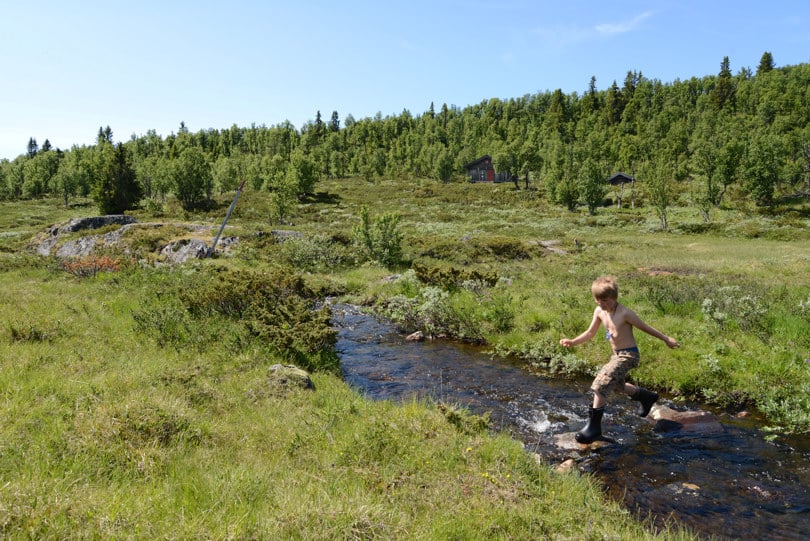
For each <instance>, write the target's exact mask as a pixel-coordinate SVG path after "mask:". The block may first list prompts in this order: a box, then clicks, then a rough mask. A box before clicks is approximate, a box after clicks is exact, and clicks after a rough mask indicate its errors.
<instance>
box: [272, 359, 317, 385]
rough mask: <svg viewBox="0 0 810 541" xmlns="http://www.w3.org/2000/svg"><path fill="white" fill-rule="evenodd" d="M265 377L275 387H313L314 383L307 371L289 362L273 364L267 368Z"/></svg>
mask: <svg viewBox="0 0 810 541" xmlns="http://www.w3.org/2000/svg"><path fill="white" fill-rule="evenodd" d="M267 379H268V381H269V383H271V384H272V385H273V386H277V387H285V388H294V387H299V388H301V389H314V388H315V384H314V383H313V382H312V378H310V376H309V372H307V371H306V370H302V369H300V368H298V367H297V366H293V365H291V364H274V365H273V366H271V367H270V368H269V373H268V376H267Z"/></svg>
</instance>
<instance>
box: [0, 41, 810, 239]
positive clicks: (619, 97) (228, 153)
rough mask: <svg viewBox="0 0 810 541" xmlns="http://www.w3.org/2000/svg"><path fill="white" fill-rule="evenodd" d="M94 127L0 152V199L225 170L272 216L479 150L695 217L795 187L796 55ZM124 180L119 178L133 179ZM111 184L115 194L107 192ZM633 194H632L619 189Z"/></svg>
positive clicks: (221, 181) (143, 191)
mask: <svg viewBox="0 0 810 541" xmlns="http://www.w3.org/2000/svg"><path fill="white" fill-rule="evenodd" d="M115 146H116V145H115V144H114V143H113V132H112V130H111V128H110V127H107V128H104V129H102V128H99V133H98V140H97V144H95V145H93V146H89V147H87V146H82V147H77V146H74V147H73V148H71V149H69V150H60V149H54V148H51V145H50V143H49V142H48V141H47V140H46V141H45V143H44V144H43V145H42V146H41V147H40V146H39V145H38V144H37V142H36V140H35V139H33V138H31V140H30V141H29V144H28V152H27V153H26V154H22V155H20V156H19V157H17V158H16V159H15V160H13V161H7V160H4V161H2V162H0V199H7V200H8V199H16V198H32V197H39V196H42V195H54V194H58V195H60V196H62V197H63V198H64V201H65V204H66V205H67V204H69V201H70V198H71V197H73V196H76V195H94V196H95V197H96V199H97V201H99V208H100V209H103V210H104V211H105V212H107V211H112V210H125V209H126V208H127V207H132V206H134V205H137V204H139V203H149V201H150V200H152V201H162V200H163V198H165V197H166V196H167V195H174V196H176V197H177V198H178V199H179V200H180V202H181V203H182V205H183V206H184V207H185V208H194V207H199V206H203V205H205V204H206V202H207V201H209V200H210V199H211V198H212V197H213V196H214V195H216V194H217V193H222V192H228V191H232V190H234V189H235V188H236V187H237V186H238V185H239V182H240V180H241V179H244V180H246V181H247V185H248V187H249V188H250V189H254V190H268V191H271V192H273V193H274V194H276V198H275V200H276V201H277V204H276V213H275V214H276V216H275V219H278V220H281V219H283V217H284V215H285V214H287V213H289V212H291V209H292V204H293V203H294V202H295V198H296V197H300V196H301V195H303V194H306V193H312V192H313V191H314V190H315V188H316V184H317V182H318V180H319V179H322V178H325V177H330V178H343V177H363V178H366V179H369V180H373V179H375V178H382V177H392V178H405V179H407V178H425V177H430V178H435V179H437V180H441V181H451V180H464V179H465V177H464V175H463V168H462V166H463V164H465V163H468V162H471V161H473V160H475V159H476V158H478V157H479V156H481V155H484V154H489V155H491V156H492V157H493V162H494V165H495V167H496V169H497V170H499V171H508V172H510V173H511V174H513V175H515V177H516V184H515V186H516V188H520V189H535V190H538V192H539V193H540V194H541V195H542V196H543V197H545V198H547V199H548V200H549V201H550V202H552V203H555V204H559V205H562V206H565V207H568V208H569V209H572V210H573V209H575V208H577V207H578V206H580V205H584V206H586V207H587V208H588V209H589V210H590V211H591V212H595V211H596V209H597V208H598V207H599V206H601V205H603V204H605V199H606V197H607V196H609V195H610V190H611V187H610V185H609V184H608V183H607V178H608V177H609V176H610V175H612V174H614V173H616V172H618V171H623V172H625V173H627V174H630V175H633V176H635V177H636V178H637V180H638V182H637V190H638V192H637V200H638V202H639V204H647V205H653V206H655V207H656V208H657V209H658V211H659V214H660V215H661V218H662V225H663V226H664V227H666V218H665V217H666V208H667V207H668V206H675V205H678V206H687V205H688V206H694V207H695V208H697V209H699V211H700V212H701V213H702V215H703V217H704V219H705V220H706V221H709V220H710V219H711V210H712V209H713V208H715V207H717V206H720V205H726V206H731V207H734V206H737V205H740V206H742V205H747V204H752V203H755V204H756V205H759V206H773V205H776V204H779V203H780V202H781V201H783V200H787V199H789V198H792V197H794V196H797V195H798V196H807V195H808V193H810V64H800V65H795V66H784V67H776V66H775V64H774V59H773V57H772V56H771V54H770V53H767V52H766V53H764V54H763V55H762V58H761V60H760V63H759V66H758V67H757V69H756V72H753V71H752V70H750V69H747V68H743V69H741V70H739V72H738V73H737V74H736V75H733V74H732V71H731V67H730V62H729V59H728V57H726V58H724V59H723V60H722V62H721V63H720V70H719V72H718V73H717V74H716V75H707V76H703V77H692V78H691V79H689V80H685V81H681V80H676V81H673V82H666V83H665V82H661V81H658V80H651V79H647V78H646V77H644V76H643V74H642V73H640V72H635V71H628V72H627V75H626V77H625V79H624V81H623V82H622V84H621V85H620V84H618V83H617V82H616V81H613V83H612V84H611V85H610V86H609V87H608V88H606V89H598V88H597V81H596V80H595V78H591V80H590V84H589V85H588V88H587V90H585V92H584V93H583V94H582V95H579V94H578V93H576V92H575V93H571V94H564V93H563V92H562V91H561V90H555V91H546V92H541V93H537V94H532V95H525V96H522V97H517V98H511V99H498V98H492V99H489V100H484V101H482V102H481V103H478V104H475V105H468V106H466V107H463V108H460V107H457V106H448V105H446V104H443V105H442V106H441V107H439V108H438V110H436V108H435V107H434V104H432V103H431V104H430V107H429V109H428V110H427V111H426V112H424V113H421V114H418V115H414V114H412V113H411V112H410V111H407V110H404V111H403V112H402V113H401V114H399V115H397V116H386V117H382V115H381V114H379V113H378V114H377V115H376V116H375V117H374V118H363V119H359V120H358V119H354V118H353V117H352V116H351V115H347V116H346V117H345V118H344V119H343V120H342V121H341V119H340V116H339V114H338V112H337V111H334V112H333V113H332V115H331V118H330V119H329V120H324V119H323V118H322V116H321V113H320V112H318V113H317V115H316V118H315V120H314V121H311V122H308V123H307V124H306V125H304V126H303V127H302V128H301V129H300V130H299V129H297V128H295V127H294V126H293V125H291V124H289V123H284V124H280V125H276V126H272V127H267V126H263V125H262V126H256V125H252V126H249V127H239V126H236V125H234V126H231V127H230V128H226V129H206V130H200V131H197V132H195V133H192V132H191V131H190V130H189V129H188V128H187V127H186V126H185V124H183V123H181V125H180V128H179V130H178V133H176V134H171V135H169V136H167V137H165V138H164V137H161V136H159V135H158V134H156V133H155V132H154V131H150V132H148V133H147V134H146V135H139V136H136V135H132V136H131V138H130V139H129V140H128V141H126V142H123V143H118V146H119V147H120V148H118V149H117V151H115V149H114V147H115ZM133 178H134V179H135V185H133ZM120 192H123V195H122V193H120ZM634 195H636V194H634Z"/></svg>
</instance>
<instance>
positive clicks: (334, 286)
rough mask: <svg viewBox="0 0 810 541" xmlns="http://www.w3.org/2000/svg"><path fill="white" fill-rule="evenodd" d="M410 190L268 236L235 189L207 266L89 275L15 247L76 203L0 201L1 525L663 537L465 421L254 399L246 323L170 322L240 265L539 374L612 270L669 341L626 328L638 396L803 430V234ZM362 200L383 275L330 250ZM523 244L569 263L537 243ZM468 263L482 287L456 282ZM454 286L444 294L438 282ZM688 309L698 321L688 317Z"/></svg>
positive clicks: (372, 197) (325, 535) (20, 528)
mask: <svg viewBox="0 0 810 541" xmlns="http://www.w3.org/2000/svg"><path fill="white" fill-rule="evenodd" d="M412 184H413V183H405V182H402V181H381V182H378V183H368V182H365V181H362V180H357V179H350V180H340V181H337V180H335V181H328V182H323V183H322V184H320V185H319V187H318V189H319V190H320V191H321V192H322V193H321V194H320V195H319V196H318V197H314V198H312V199H311V200H309V201H307V202H305V203H304V204H303V205H302V206H301V207H300V208H299V209H298V211H297V213H296V214H294V215H293V217H292V224H291V225H288V224H285V225H284V226H283V227H282V226H279V225H278V224H273V223H270V222H269V221H268V218H267V217H268V216H269V215H270V213H269V212H268V208H269V206H268V202H267V198H266V194H261V193H255V192H247V193H245V194H244V195H243V197H242V198H241V199H240V201H239V205H238V206H237V209H236V211H235V212H234V215H233V216H232V218H231V222H230V224H231V226H232V227H231V228H230V229H229V231H228V233H226V234H238V235H239V236H240V237H241V238H242V241H241V242H240V244H239V245H238V246H237V247H235V248H234V251H233V255H232V256H230V257H218V258H215V259H213V260H206V261H203V262H197V263H192V264H187V265H184V266H182V267H180V268H177V269H163V268H158V269H154V268H151V267H146V268H139V267H138V266H137V265H135V266H127V267H125V268H124V270H122V271H120V272H115V273H107V272H102V273H99V274H98V275H97V276H95V277H88V278H79V277H76V276H74V275H72V274H69V273H67V272H65V271H63V270H61V268H60V266H59V264H58V263H57V262H56V261H53V260H50V259H47V258H41V257H38V256H35V255H32V253H31V250H32V245H31V240H32V239H33V238H34V237H35V236H36V235H38V234H39V233H40V232H42V231H43V230H45V229H46V228H47V227H48V226H50V225H52V224H55V223H59V222H62V221H65V220H67V219H69V218H71V217H79V216H86V215H91V214H93V213H94V211H95V210H94V208H91V207H88V206H86V205H80V206H75V207H71V208H69V209H64V208H62V206H61V205H60V202H59V201H58V200H43V201H30V202H19V203H15V204H10V203H0V390H2V394H1V395H0V396H2V400H0V426H2V428H1V429H0V435H2V438H0V478H1V479H2V483H0V532H2V535H3V536H4V537H7V538H12V539H14V538H16V539H27V538H74V537H100V538H137V539H152V538H240V539H241V538H279V539H286V538H291V539H336V538H337V539H360V538H381V539H532V538H534V539H544V538H549V539H555V538H556V539H572V538H575V539H604V538H608V539H648V538H654V537H659V538H666V539H689V538H691V537H690V535H689V534H687V533H684V532H680V531H679V530H678V529H677V528H675V527H673V528H672V529H670V530H667V531H663V532H659V533H658V534H657V536H656V535H654V534H653V533H650V532H651V528H650V527H649V525H647V524H643V523H639V522H638V521H636V520H634V518H633V517H632V516H630V515H629V514H628V513H627V512H626V511H625V510H623V509H621V508H620V507H619V506H618V505H617V504H615V503H613V502H609V501H605V500H604V498H603V495H602V491H601V489H600V488H599V487H598V486H597V485H596V483H595V482H594V481H593V480H592V479H591V478H590V477H588V476H582V475H578V474H572V475H560V474H556V473H554V472H553V469H552V465H544V464H538V463H537V462H536V461H535V459H534V458H533V457H532V456H530V455H528V454H527V453H526V452H525V451H524V450H523V449H522V448H521V446H520V444H519V443H517V442H515V441H512V440H510V439H509V438H507V437H505V436H502V435H493V434H490V433H488V432H487V431H486V430H481V429H480V425H481V423H479V422H477V420H476V419H475V418H469V419H467V420H466V421H465V416H466V415H468V414H465V413H464V412H461V416H460V417H459V412H458V411H455V410H454V409H453V408H439V407H436V405H434V404H430V403H423V402H412V403H407V404H404V405H395V404H392V403H388V402H371V401H369V400H366V399H364V398H362V397H360V396H359V395H357V394H356V393H354V392H352V391H351V390H350V389H348V388H347V387H346V386H345V385H344V384H343V383H342V382H341V381H340V380H339V378H338V377H336V376H335V375H334V374H332V373H330V372H329V371H320V372H315V373H314V374H313V380H314V383H315V390H303V389H294V388H286V387H279V386H278V385H277V384H276V383H274V381H273V380H272V379H271V378H269V377H268V368H269V366H270V365H272V364H275V363H279V362H289V361H290V358H289V357H288V356H285V355H284V354H283V353H280V352H279V351H278V350H276V349H273V348H269V347H268V346H267V344H266V343H264V342H262V341H261V340H258V339H256V337H255V336H254V335H252V334H251V333H250V332H248V331H247V330H246V329H247V327H245V324H246V322H249V321H250V319H251V318H256V317H257V316H256V314H252V315H251V314H248V316H247V317H240V318H234V317H231V316H228V315H225V314H223V313H217V312H216V310H210V311H208V312H206V311H205V310H201V311H200V312H201V313H199V314H196V315H195V314H190V313H187V312H186V311H185V308H183V304H182V302H181V301H182V292H185V294H187V295H192V296H193V295H194V294H195V292H197V293H199V292H205V294H206V295H209V296H211V299H212V302H213V301H215V300H216V298H217V297H216V295H215V293H216V288H208V289H206V288H204V287H202V286H203V284H202V283H200V282H199V280H202V279H208V278H210V277H211V276H213V275H217V274H219V275H224V276H227V275H229V274H228V273H239V272H243V271H245V270H252V271H256V272H275V271H273V269H277V268H279V267H282V268H287V269H288V270H287V271H285V272H288V273H290V274H293V273H300V275H301V276H302V277H303V279H304V280H305V282H306V284H307V285H308V286H309V287H310V288H311V289H312V290H313V291H314V292H315V294H316V295H319V296H323V295H333V296H338V297H341V298H343V299H347V300H350V301H354V302H364V303H368V304H374V305H376V306H383V305H385V304H386V303H389V302H390V301H391V299H394V298H400V299H401V300H403V302H405V301H407V302H410V303H412V304H413V306H416V307H417V308H418V310H417V309H414V308H411V309H413V310H414V312H413V313H412V314H410V315H415V316H425V315H427V314H429V315H430V316H431V318H432V319H431V324H432V325H434V327H435V330H437V331H441V330H442V329H441V325H446V326H447V327H448V329H449V330H451V331H455V332H456V333H457V335H464V334H463V333H468V334H469V335H472V334H473V333H477V338H478V339H483V340H486V341H487V342H488V343H489V344H491V345H492V347H493V349H496V350H498V351H502V352H508V353H515V354H518V355H522V356H524V357H525V358H526V359H527V362H529V361H532V362H534V361H543V362H546V363H548V365H549V367H550V369H553V370H554V371H555V372H556V373H558V374H559V375H560V376H561V377H568V376H569V375H571V374H577V375H579V374H582V373H588V372H589V371H592V370H594V369H595V368H596V367H598V366H599V365H600V364H601V363H602V362H604V358H605V355H606V347H605V345H604V343H601V342H592V343H588V344H585V345H582V346H580V347H578V348H576V349H575V350H574V351H573V352H572V351H567V350H566V351H562V350H561V348H560V347H559V346H558V341H559V338H560V337H561V336H565V335H569V336H570V335H572V334H574V333H577V332H579V331H581V330H583V329H584V328H585V326H587V324H588V322H589V319H590V314H591V312H592V310H593V301H592V299H591V298H590V294H589V286H590V282H591V281H592V279H593V278H595V277H596V276H597V275H599V274H603V273H610V274H614V275H616V276H617V277H618V278H619V280H620V286H621V297H620V300H621V301H622V302H624V303H626V304H628V305H630V306H631V307H633V308H634V309H635V310H636V311H637V312H638V313H639V314H640V315H641V316H642V318H643V319H644V320H646V321H647V322H649V323H650V324H652V325H653V326H655V327H657V328H659V329H661V330H662V331H664V332H666V333H667V334H670V335H673V336H675V337H676V338H677V339H678V340H679V341H680V342H681V343H682V348H680V349H679V350H668V349H667V348H666V347H665V346H664V345H663V344H661V343H660V342H659V341H657V340H654V339H652V338H651V337H648V336H646V335H640V336H637V339H638V340H639V344H640V346H641V348H642V352H643V353H642V359H643V360H642V365H641V366H640V367H639V368H638V369H637V370H636V371H635V372H636V374H635V377H636V379H637V380H638V381H640V382H642V383H644V384H645V385H648V386H651V387H654V388H656V389H659V390H662V391H667V392H669V393H670V394H671V395H672V396H684V397H697V398H703V399H706V400H709V401H711V402H712V403H715V404H719V405H724V406H727V407H731V408H737V407H751V406H756V407H759V408H760V409H761V411H762V412H763V413H764V414H765V415H766V417H767V419H768V422H769V423H770V424H771V425H772V426H774V427H781V428H782V429H787V430H793V431H796V432H802V431H807V430H808V427H809V426H810V416H809V415H808V412H810V404H808V398H807V397H808V396H810V384H808V382H809V381H810V375H808V368H807V363H806V362H805V359H807V358H810V329H809V328H808V317H807V315H808V310H810V308H808V306H810V273H808V272H807V270H808V263H810V259H809V258H808V256H807V255H806V254H808V253H810V249H809V248H810V239H808V235H807V232H806V226H807V223H806V222H807V220H802V219H801V218H796V217H791V223H790V224H789V225H788V226H786V225H785V223H784V222H785V220H784V219H782V218H780V217H779V216H776V215H768V214H764V213H757V212H756V211H752V212H751V213H750V214H749V215H746V216H740V215H737V214H734V213H730V212H727V211H723V210H719V211H717V212H716V213H714V214H713V222H712V224H710V225H711V227H708V228H707V227H704V226H703V225H701V224H702V221H701V220H700V219H699V217H698V216H695V215H693V214H694V213H692V212H690V211H689V210H688V209H673V211H672V214H671V216H670V224H671V226H672V230H671V231H670V232H662V231H659V230H658V229H657V223H656V219H655V216H654V214H653V213H652V211H651V210H650V209H632V210H631V209H623V210H617V209H607V208H606V209H600V210H599V212H598V214H597V216H595V217H592V216H588V215H587V214H585V213H568V212H565V211H562V210H560V209H557V208H553V207H549V206H548V205H546V204H545V203H544V202H543V201H542V200H541V199H540V198H538V197H536V195H537V194H533V193H527V192H514V191H513V190H512V189H511V188H508V187H504V186H486V185H468V184H448V185H443V184H436V183H433V182H429V181H421V182H419V183H418V186H416V187H414V186H413V185H412ZM229 202H230V198H229V197H225V196H223V198H222V201H221V203H222V204H221V205H220V208H219V209H217V210H214V211H210V212H208V213H205V214H199V215H190V216H184V215H182V213H179V212H177V211H176V208H175V207H173V206H172V205H171V204H169V205H167V206H166V208H163V209H158V210H156V211H154V214H153V213H152V212H150V211H146V210H140V211H136V212H135V213H134V214H135V215H136V217H137V218H138V220H139V221H141V222H150V221H155V220H163V221H167V222H175V221H177V222H179V221H184V220H186V219H187V220H189V221H193V222H194V223H200V224H203V225H211V226H216V225H218V224H219V223H220V220H221V219H222V217H223V215H224V210H225V208H226V207H227V204H228V203H229ZM362 205H368V207H369V209H371V212H372V214H373V216H378V215H381V214H383V213H386V212H391V213H398V214H399V215H400V216H401V222H400V227H401V230H402V232H403V234H404V240H403V246H402V247H403V252H404V262H403V264H402V265H401V266H398V267H393V268H390V269H388V268H384V267H382V266H380V265H379V264H375V263H373V262H365V261H363V260H362V259H361V258H360V257H359V255H358V253H357V251H356V250H355V248H354V246H353V245H352V243H351V238H352V231H353V229H354V228H355V227H356V226H357V225H358V223H359V212H360V208H361V207H362ZM173 209H174V210H173ZM161 215H162V216H161ZM793 222H797V223H795V224H794V223H793ZM786 228H789V233H790V235H786ZM273 229H294V230H296V231H300V232H303V233H304V234H305V240H304V241H301V242H300V243H299V244H297V245H288V246H287V247H285V246H284V243H283V242H277V241H275V240H273V238H272V236H271V235H269V234H265V235H261V236H258V235H256V233H257V232H265V233H268V232H269V231H271V230H273ZM694 231H699V232H698V233H695V232H694ZM176 232H177V234H178V235H183V234H185V232H184V230H181V229H179V228H178V229H177V230H176ZM163 235H164V231H160V232H153V233H151V234H147V233H142V234H141V236H136V237H135V240H136V241H137V242H134V243H133V244H131V245H130V246H131V247H134V248H135V249H136V251H137V250H141V251H142V252H143V253H136V254H134V255H135V256H136V257H137V258H141V256H143V255H144V254H147V253H149V254H153V255H152V256H151V257H146V258H144V259H146V260H149V261H151V260H154V258H155V256H154V250H155V244H156V243H159V242H161V239H162V238H163ZM786 236H788V237H789V240H785V238H784V237H786ZM547 240H556V241H559V244H558V245H557V247H559V248H561V249H563V250H566V251H567V252H568V253H567V254H559V253H554V252H550V251H547V250H545V249H543V248H542V246H540V244H539V242H540V241H547ZM292 263H294V264H295V266H296V267H295V269H294V270H291V269H289V267H284V265H290V264H292ZM413 263H418V265H413ZM420 265H421V268H423V269H425V270H424V272H425V273H426V274H425V276H430V277H432V279H435V280H439V279H441V280H440V281H441V283H442V284H444V285H443V286H442V287H444V288H446V289H445V290H444V291H445V293H446V296H444V297H442V296H441V295H439V296H437V295H436V294H435V293H436V291H437V290H436V289H435V287H436V286H435V285H434V286H433V287H434V290H430V289H429V287H428V284H425V283H420V282H418V281H414V280H413V273H409V272H408V269H409V268H411V267H414V268H417V267H419V266H420ZM475 272H477V273H479V274H478V275H479V276H485V277H489V276H496V277H498V278H500V281H498V283H497V285H492V284H484V283H482V282H480V281H479V282H476V281H474V280H473V281H472V282H470V281H469V279H470V278H471V277H473V276H474V274H473V273H475ZM397 275H399V276H400V278H399V279H397V278H393V277H394V276H397ZM453 277H457V278H459V280H460V281H462V282H463V281H465V280H467V282H465V283H464V284H455V285H452V280H453ZM437 283H439V282H437ZM448 284H450V285H448ZM728 286H736V288H737V289H728ZM431 291H433V292H432V293H431ZM408 299H410V300H408ZM442 299H446V300H442ZM707 299H709V300H710V301H711V302H712V303H714V304H713V306H715V307H716V308H718V309H717V310H714V311H710V312H708V313H707V312H706V309H705V308H704V305H705V303H706V300H707ZM417 301H418V303H417ZM212 306H213V304H212ZM398 306H400V308H402V309H405V308H403V307H407V306H410V305H408V304H407V303H404V304H400V305H398ZM720 308H722V310H720ZM723 311H725V312H723ZM721 312H723V313H725V314H726V316H722V313H721ZM144 322H147V323H158V324H160V325H162V326H160V328H156V329H155V328H154V326H152V327H150V326H149V325H146V324H145V323H144ZM150 328H152V329H153V330H150ZM409 330H415V329H409ZM291 332H292V331H291ZM469 337H470V336H468V338H469ZM473 417H474V416H473ZM459 419H461V421H459Z"/></svg>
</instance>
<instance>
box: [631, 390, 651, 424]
mask: <svg viewBox="0 0 810 541" xmlns="http://www.w3.org/2000/svg"><path fill="white" fill-rule="evenodd" d="M630 399H631V400H635V401H636V402H639V405H638V414H639V416H640V417H646V416H647V414H648V413H650V408H652V406H653V404H655V401H656V400H658V393H656V392H653V391H648V390H647V389H644V388H643V387H639V388H638V391H637V392H636V394H634V395H633V396H631V397H630Z"/></svg>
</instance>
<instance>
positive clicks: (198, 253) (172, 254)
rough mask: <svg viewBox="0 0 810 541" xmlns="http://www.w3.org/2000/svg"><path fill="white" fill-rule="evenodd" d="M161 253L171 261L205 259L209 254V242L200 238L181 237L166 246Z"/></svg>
mask: <svg viewBox="0 0 810 541" xmlns="http://www.w3.org/2000/svg"><path fill="white" fill-rule="evenodd" d="M160 255H162V256H163V257H164V258H165V259H166V261H169V262H171V263H183V262H185V261H188V260H189V259H191V258H197V259H204V258H205V257H206V256H207V255H208V244H206V243H205V242H203V241H201V240H200V239H180V240H177V241H174V242H170V243H169V244H167V245H166V246H164V247H163V249H162V250H161V251H160Z"/></svg>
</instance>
